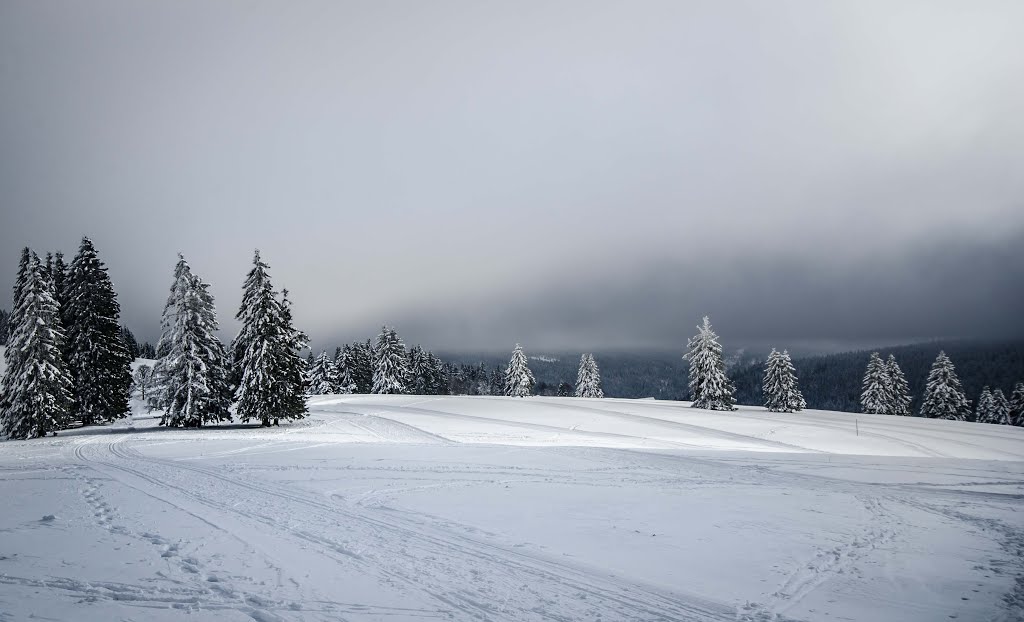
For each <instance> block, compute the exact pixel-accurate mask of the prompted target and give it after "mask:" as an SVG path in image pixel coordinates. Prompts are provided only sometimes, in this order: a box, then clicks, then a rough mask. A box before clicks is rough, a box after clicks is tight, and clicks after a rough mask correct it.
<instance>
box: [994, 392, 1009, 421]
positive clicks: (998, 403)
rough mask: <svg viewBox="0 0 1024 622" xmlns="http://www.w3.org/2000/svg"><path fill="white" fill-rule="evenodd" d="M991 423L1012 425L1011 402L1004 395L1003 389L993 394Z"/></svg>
mask: <svg viewBox="0 0 1024 622" xmlns="http://www.w3.org/2000/svg"><path fill="white" fill-rule="evenodd" d="M989 423H996V424H999V425H1010V402H1009V400H1007V399H1006V396H1005V395H1003V390H1002V389H996V390H995V391H993V392H992V416H991V421H989Z"/></svg>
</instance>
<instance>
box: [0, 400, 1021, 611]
mask: <svg viewBox="0 0 1024 622" xmlns="http://www.w3.org/2000/svg"><path fill="white" fill-rule="evenodd" d="M310 406H311V416H310V418H308V419H306V420H304V421H302V422H299V423H296V424H288V425H284V426H282V427H281V428H277V429H260V428H254V427H252V426H239V425H232V426H222V427H219V428H211V429H205V430H198V431H186V430H167V429H163V428H158V427H155V423H156V418H155V417H153V416H151V415H142V414H140V415H137V417H136V418H135V419H133V420H132V421H125V422H121V423H118V424H116V425H114V426H111V427H108V428H87V429H82V430H76V431H69V432H63V433H61V435H60V436H58V437H56V438H48V439H40V440H35V441H27V442H8V443H2V444H0V495H2V496H3V499H4V500H5V506H4V511H3V512H2V513H0V612H3V613H4V614H6V617H7V618H10V619H13V620H21V619H29V617H30V616H33V615H34V616H37V617H39V618H42V619H55V620H117V619H131V620H179V619H182V614H183V613H185V612H188V613H189V614H191V615H190V616H189V618H188V619H190V620H261V621H266V620H274V621H282V620H288V621H292V620H294V621H316V620H340V619H344V620H389V621H393V620H436V619H441V620H495V621H498V620H508V621H512V620H537V621H540V620H552V619H555V620H606V621H609V622H610V621H613V620H692V621H705V620H712V621H714V620H718V621H722V622H725V621H730V622H734V621H737V620H740V621H748V622H753V621H758V622H763V621H768V620H851V619H852V620H871V621H879V622H881V621H886V620H893V621H895V620H900V621H902V620H920V621H929V622H931V621H935V620H1006V621H1009V620H1020V619H1022V616H1024V608H1022V605H1024V593H1022V590H1024V579H1022V578H1021V577H1024V566H1022V563H1024V562H1022V559H1021V555H1020V551H1021V550H1022V547H1024V526H1022V523H1021V521H1020V518H1019V517H1020V516H1021V515H1022V514H1021V513H1022V512H1024V433H1022V431H1021V430H1017V429H1010V428H1006V427H999V426H984V425H980V424H964V423H956V422H953V423H950V422H941V421H923V420H920V419H897V418H887V417H872V416H863V415H849V414H842V413H826V412H808V413H801V414H793V415H780V414H769V413H766V412H764V411H763V410H761V409H754V408H745V409H741V410H740V411H737V412H735V413H711V412H702V411H695V410H693V409H690V408H687V407H686V406H685V405H684V404H679V403H670V402H655V401H649V400H645V401H629V400H577V399H566V398H561V399H558V398H552V399H542V398H528V399H521V400H516V399H506V398H467V397H443V398H428V397H413V396H325V397H320V398H314V399H312V400H311V401H310ZM3 617H4V616H0V619H2V618H3Z"/></svg>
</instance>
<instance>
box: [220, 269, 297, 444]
mask: <svg viewBox="0 0 1024 622" xmlns="http://www.w3.org/2000/svg"><path fill="white" fill-rule="evenodd" d="M268 268H269V266H267V264H265V263H263V261H262V260H261V259H260V254H259V251H256V254H255V256H254V257H253V268H252V270H250V271H249V274H248V275H247V276H246V279H245V283H244V284H243V286H242V289H243V293H242V305H241V307H239V310H238V314H237V315H236V316H235V318H236V319H237V320H239V321H240V322H241V324H242V327H241V329H240V330H239V332H238V335H237V336H236V337H235V340H234V342H232V344H231V351H232V353H233V359H234V365H235V370H236V371H235V374H236V377H237V378H239V382H238V389H237V390H236V392H235V398H236V399H237V400H238V405H237V407H236V409H235V410H236V413H237V414H238V416H239V418H240V419H241V420H242V421H243V422H245V421H249V420H250V419H256V420H258V421H259V422H260V423H261V424H262V425H264V426H269V425H271V424H276V423H277V421H278V420H279V419H286V420H288V419H301V418H302V417H304V416H305V415H306V405H305V397H304V395H303V386H302V359H301V357H300V356H299V348H298V347H297V346H300V345H302V344H303V343H304V339H305V335H302V333H298V332H297V331H295V329H294V327H292V326H291V311H290V310H289V309H288V301H287V298H283V299H282V300H278V299H277V297H276V296H275V294H274V290H273V287H272V286H271V284H270V275H269V274H268V273H267V269H268Z"/></svg>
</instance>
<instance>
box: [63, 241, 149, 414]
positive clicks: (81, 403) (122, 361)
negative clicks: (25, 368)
mask: <svg viewBox="0 0 1024 622" xmlns="http://www.w3.org/2000/svg"><path fill="white" fill-rule="evenodd" d="M65 299H66V300H67V303H66V306H65V307H64V310H63V313H62V314H61V317H62V319H63V321H64V326H65V330H66V344H65V357H66V359H65V360H66V362H67V369H68V372H69V373H70V374H71V378H72V382H73V384H74V389H73V390H74V409H73V415H74V416H76V417H77V418H78V419H80V420H81V421H82V424H83V425H89V424H93V423H101V422H106V421H113V420H115V419H118V418H120V417H124V416H125V415H127V414H128V397H129V395H128V394H129V391H130V390H131V383H132V376H131V363H132V359H131V357H130V356H129V354H128V350H127V349H126V348H125V346H124V343H123V342H122V341H121V325H120V324H119V323H118V317H119V315H120V313H121V306H120V305H119V304H118V302H117V294H116V293H115V292H114V286H113V284H112V283H111V282H110V277H109V276H108V275H107V269H106V267H105V266H104V265H103V262H101V261H100V260H99V257H97V255H96V248H95V247H94V246H93V244H92V241H91V240H90V239H89V238H82V244H81V246H80V247H79V249H78V254H77V255H75V258H74V260H73V261H72V262H71V268H70V269H69V271H68V275H67V279H66V280H65Z"/></svg>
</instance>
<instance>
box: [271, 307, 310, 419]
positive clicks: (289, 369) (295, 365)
mask: <svg viewBox="0 0 1024 622" xmlns="http://www.w3.org/2000/svg"><path fill="white" fill-rule="evenodd" d="M279 305H280V309H281V314H280V315H281V335H282V336H283V338H284V344H285V345H284V348H283V349H282V350H281V355H280V356H279V357H278V358H277V359H276V364H277V371H276V373H275V376H274V378H275V379H276V382H277V383H279V384H280V385H281V387H280V389H281V390H280V391H279V392H278V394H277V395H278V397H279V402H278V403H277V409H278V412H280V413H282V415H281V416H280V417H278V419H285V420H288V419H302V418H303V417H305V416H306V413H307V412H308V411H307V409H306V363H305V361H304V360H303V359H302V357H301V356H299V352H301V351H302V350H305V349H306V348H308V347H309V337H308V336H306V333H304V332H302V331H300V330H297V329H296V328H295V323H294V321H293V320H292V301H291V300H289V299H288V290H287V289H282V290H281V300H280V302H279ZM275 423H276V421H275Z"/></svg>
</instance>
